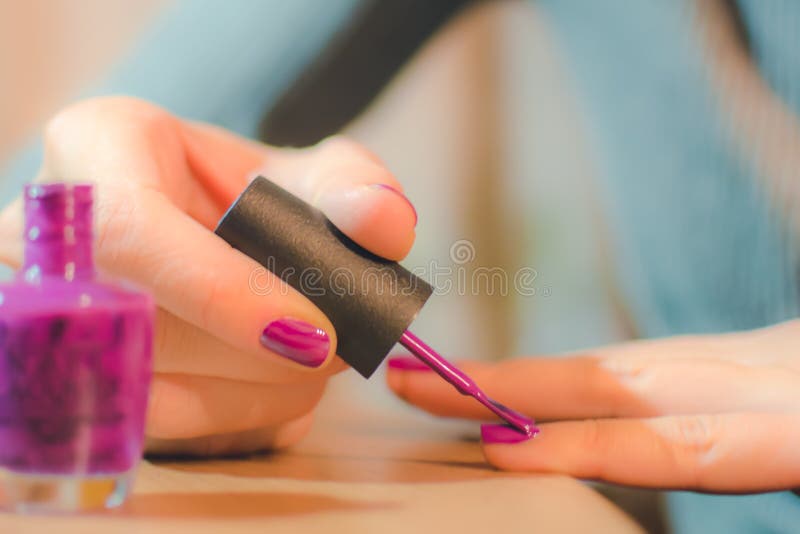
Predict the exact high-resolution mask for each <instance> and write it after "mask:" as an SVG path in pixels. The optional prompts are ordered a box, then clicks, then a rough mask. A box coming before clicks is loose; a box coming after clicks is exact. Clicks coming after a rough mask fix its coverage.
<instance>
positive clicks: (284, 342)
mask: <svg viewBox="0 0 800 534" xmlns="http://www.w3.org/2000/svg"><path fill="white" fill-rule="evenodd" d="M261 344H262V345H263V346H264V347H265V348H267V349H269V350H271V351H273V352H275V353H277V354H280V355H281V356H283V357H284V358H288V359H290V360H292V361H294V362H297V363H299V364H300V365H305V366H306V367H319V366H320V365H322V362H324V361H325V358H327V356H328V350H329V349H330V346H331V343H330V339H329V338H328V334H326V333H325V331H324V330H323V329H321V328H317V327H316V326H314V325H312V324H309V323H306V322H304V321H298V320H297V319H289V318H285V319H278V320H277V321H272V322H271V323H269V324H268V325H267V327H266V328H265V329H264V331H263V332H262V333H261Z"/></svg>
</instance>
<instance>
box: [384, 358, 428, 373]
mask: <svg viewBox="0 0 800 534" xmlns="http://www.w3.org/2000/svg"><path fill="white" fill-rule="evenodd" d="M388 362H389V363H388V365H389V369H395V370H397V371H432V369H431V368H430V367H428V366H427V365H425V364H424V363H422V362H421V361H419V360H418V359H416V358H414V357H413V356H392V357H391V358H389V360H388Z"/></svg>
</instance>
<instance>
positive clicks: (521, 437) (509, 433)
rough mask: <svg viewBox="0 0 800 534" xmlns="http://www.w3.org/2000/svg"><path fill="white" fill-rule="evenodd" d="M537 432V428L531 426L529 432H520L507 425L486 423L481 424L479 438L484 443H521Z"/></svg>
mask: <svg viewBox="0 0 800 534" xmlns="http://www.w3.org/2000/svg"><path fill="white" fill-rule="evenodd" d="M538 433H539V429H538V428H535V427H534V428H533V429H532V430H531V432H530V434H526V433H524V432H520V431H519V430H517V429H516V428H514V427H511V426H509V425H497V424H486V425H481V440H482V441H483V442H484V443H489V444H492V443H505V444H511V443H521V442H523V441H528V440H529V439H531V438H533V437H535V436H536V435H537V434H538Z"/></svg>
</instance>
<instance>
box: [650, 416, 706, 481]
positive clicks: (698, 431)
mask: <svg viewBox="0 0 800 534" xmlns="http://www.w3.org/2000/svg"><path fill="white" fill-rule="evenodd" d="M718 421H719V420H718V418H717V417H715V416H711V415H696V416H691V417H677V418H674V419H672V420H671V421H670V422H669V423H668V424H667V425H666V428H664V429H663V433H662V435H663V436H664V437H665V439H666V440H667V442H668V443H667V447H668V448H670V449H672V450H673V452H674V462H675V466H676V468H677V470H678V471H679V472H683V473H684V474H685V476H686V477H687V478H688V480H689V483H690V484H691V485H692V486H697V487H702V486H703V478H704V472H705V470H706V467H707V466H708V465H710V464H711V462H712V460H713V457H714V452H715V449H716V444H717V437H718V434H719V429H718V427H719V424H718Z"/></svg>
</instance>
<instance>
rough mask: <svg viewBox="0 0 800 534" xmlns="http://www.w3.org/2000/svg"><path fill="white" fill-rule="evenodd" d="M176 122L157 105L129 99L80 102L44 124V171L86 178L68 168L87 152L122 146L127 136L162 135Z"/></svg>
mask: <svg viewBox="0 0 800 534" xmlns="http://www.w3.org/2000/svg"><path fill="white" fill-rule="evenodd" d="M176 120H177V119H175V118H174V117H173V116H172V115H170V114H169V113H167V112H166V111H165V110H163V109H161V108H159V107H158V106H156V105H154V104H151V103H149V102H146V101H144V100H139V99H136V98H132V97H122V96H110V97H99V98H92V99H87V100H82V101H80V102H77V103H75V104H72V105H71V106H68V107H66V108H64V109H63V110H61V111H59V112H58V113H57V114H56V115H54V116H53V117H52V118H51V119H50V120H49V121H47V123H46V124H45V126H44V132H43V137H44V150H45V168H46V170H49V171H50V172H51V173H53V174H58V175H59V176H58V178H59V179H64V180H81V179H87V177H85V176H78V175H79V174H81V172H82V171H85V170H86V169H74V168H73V167H72V165H71V163H73V162H74V161H76V160H87V158H85V157H84V158H80V156H82V155H84V156H85V153H86V152H87V151H90V150H91V151H96V150H98V147H109V146H111V147H114V146H116V145H120V146H123V145H124V143H125V142H127V141H128V140H130V139H131V136H153V135H161V136H163V135H164V133H165V131H166V130H167V129H171V128H173V127H174V124H175V123H176ZM64 174H66V176H64ZM72 175H74V176H72ZM91 178H92V179H96V178H102V177H91Z"/></svg>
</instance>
